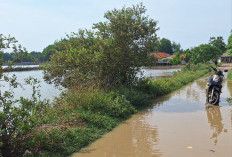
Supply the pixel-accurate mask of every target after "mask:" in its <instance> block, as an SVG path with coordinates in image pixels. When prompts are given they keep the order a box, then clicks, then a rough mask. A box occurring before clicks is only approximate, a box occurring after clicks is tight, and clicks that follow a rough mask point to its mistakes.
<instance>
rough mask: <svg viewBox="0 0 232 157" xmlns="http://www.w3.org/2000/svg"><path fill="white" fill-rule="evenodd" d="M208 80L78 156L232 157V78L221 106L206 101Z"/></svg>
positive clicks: (131, 121) (158, 101)
mask: <svg viewBox="0 0 232 157" xmlns="http://www.w3.org/2000/svg"><path fill="white" fill-rule="evenodd" d="M206 81H207V77H204V78H201V79H199V80H197V81H195V82H194V83H192V84H189V85H188V86H185V87H183V88H182V89H181V90H179V91H176V92H174V93H172V94H170V95H166V96H164V97H160V98H159V99H156V100H154V103H153V105H152V107H150V108H148V109H146V110H144V111H142V112H140V113H138V114H136V115H134V116H133V117H132V118H130V119H129V120H127V121H125V122H124V123H123V124H121V125H120V126H118V127H117V128H115V129H114V130H113V131H112V132H110V133H108V134H106V135H104V136H103V137H102V138H101V139H99V140H97V141H96V142H94V143H92V144H91V145H90V146H88V147H86V148H84V149H82V150H81V151H80V152H79V153H77V154H74V155H73V157H151V156H152V157H232V105H229V104H228V103H227V101H226V98H228V97H232V81H227V80H224V84H223V91H222V92H223V93H222V94H221V102H220V104H219V105H220V106H211V105H207V104H205V89H204V88H205V84H206Z"/></svg>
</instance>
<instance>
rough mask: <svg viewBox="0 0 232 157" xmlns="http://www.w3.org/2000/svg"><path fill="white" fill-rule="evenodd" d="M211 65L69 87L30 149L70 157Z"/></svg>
mask: <svg viewBox="0 0 232 157" xmlns="http://www.w3.org/2000/svg"><path fill="white" fill-rule="evenodd" d="M207 67H208V66H196V67H192V70H191V71H189V70H188V69H187V68H185V69H183V70H182V71H181V72H177V73H175V74H174V76H173V77H171V78H165V79H159V80H156V81H154V80H151V79H145V80H143V81H141V82H139V83H138V84H137V85H136V86H134V87H132V88H126V87H117V88H114V89H111V90H110V91H109V90H100V89H89V90H87V91H80V90H70V91H68V92H67V93H66V94H64V95H63V96H61V97H60V98H59V99H57V101H56V104H55V106H54V107H53V108H52V109H51V110H49V111H47V113H46V116H44V117H43V118H42V119H41V122H42V123H43V124H44V125H41V126H40V127H37V128H35V132H36V133H35V135H34V136H33V137H30V139H28V142H27V143H28V144H27V149H28V150H30V151H31V152H33V153H35V154H37V155H38V156H68V155H70V154H72V153H74V152H76V151H79V150H80V149H81V148H83V147H85V146H87V145H88V144H90V143H92V142H93V141H95V140H96V139H98V138H100V137H101V136H102V135H103V134H105V133H107V132H109V131H111V130H112V129H113V128H115V127H116V126H117V125H119V124H120V123H121V122H122V121H124V120H126V119H128V118H129V117H130V116H131V115H132V114H134V113H136V112H138V110H140V109H143V108H145V107H146V106H148V105H151V101H152V99H154V98H156V97H158V96H161V95H165V94H168V93H170V92H172V91H174V90H177V89H179V88H181V87H183V86H184V85H186V84H188V83H189V82H192V81H194V80H195V79H198V78H200V77H201V76H203V75H205V74H207V73H208V72H209V69H208V68H207ZM39 131H40V133H38V132H39Z"/></svg>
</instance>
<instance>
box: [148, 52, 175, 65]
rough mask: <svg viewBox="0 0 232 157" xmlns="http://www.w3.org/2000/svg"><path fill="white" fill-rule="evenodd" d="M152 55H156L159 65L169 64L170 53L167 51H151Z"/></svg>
mask: <svg viewBox="0 0 232 157" xmlns="http://www.w3.org/2000/svg"><path fill="white" fill-rule="evenodd" d="M150 55H153V56H155V58H156V64H157V65H169V60H170V59H171V58H170V57H171V56H170V55H169V54H167V53H165V52H151V53H150Z"/></svg>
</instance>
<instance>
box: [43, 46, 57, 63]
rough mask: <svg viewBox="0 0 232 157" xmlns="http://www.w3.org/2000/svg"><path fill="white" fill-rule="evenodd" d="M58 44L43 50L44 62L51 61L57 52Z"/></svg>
mask: <svg viewBox="0 0 232 157" xmlns="http://www.w3.org/2000/svg"><path fill="white" fill-rule="evenodd" d="M55 47H56V43H54V44H53V45H48V46H47V47H46V48H44V49H43V52H42V56H43V60H44V61H49V60H50V56H51V55H52V54H53V53H55V51H56V48H55Z"/></svg>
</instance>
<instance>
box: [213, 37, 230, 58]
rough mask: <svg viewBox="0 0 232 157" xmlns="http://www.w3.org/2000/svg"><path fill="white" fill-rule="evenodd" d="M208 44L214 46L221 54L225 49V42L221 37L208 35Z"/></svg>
mask: <svg viewBox="0 0 232 157" xmlns="http://www.w3.org/2000/svg"><path fill="white" fill-rule="evenodd" d="M209 44H210V45H213V46H216V47H217V48H218V49H219V50H220V51H221V54H223V53H224V52H225V50H226V44H225V42H224V41H223V37H221V36H220V37H210V40H209Z"/></svg>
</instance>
